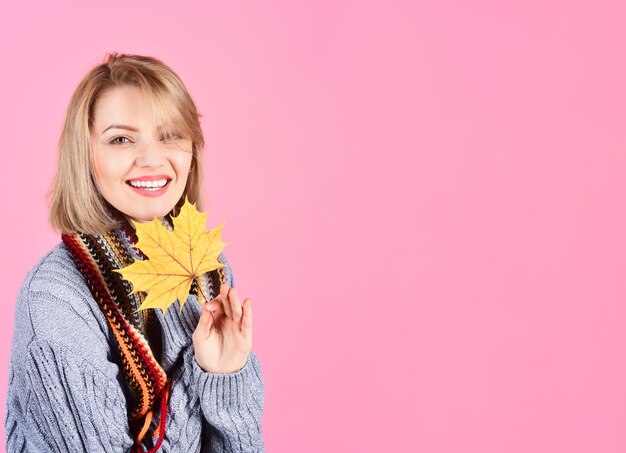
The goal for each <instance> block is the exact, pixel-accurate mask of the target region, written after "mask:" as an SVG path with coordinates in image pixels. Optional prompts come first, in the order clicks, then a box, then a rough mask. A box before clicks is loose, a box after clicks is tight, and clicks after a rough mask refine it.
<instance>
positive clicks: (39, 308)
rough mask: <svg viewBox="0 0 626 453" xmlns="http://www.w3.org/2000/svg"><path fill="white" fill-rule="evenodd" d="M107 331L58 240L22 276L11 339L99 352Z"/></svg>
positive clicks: (104, 347) (105, 347) (106, 345)
mask: <svg viewBox="0 0 626 453" xmlns="http://www.w3.org/2000/svg"><path fill="white" fill-rule="evenodd" d="M109 335H110V334H109V332H108V329H107V324H106V319H105V318H104V315H103V314H102V312H101V311H100V309H99V307H98V305H97V302H96V301H95V299H94V298H93V296H92V295H91V292H90V291H89V287H88V286H87V283H86V282H85V280H84V278H83V276H82V274H81V273H80V271H79V270H78V268H77V267H76V265H75V264H74V261H73V259H72V256H71V255H70V252H69V250H68V249H67V247H66V246H65V244H64V243H63V242H59V243H58V244H56V245H55V246H54V247H52V249H51V250H49V251H48V252H47V253H46V254H45V255H44V256H43V257H42V258H41V259H39V261H37V263H36V264H35V265H34V266H33V267H32V268H31V269H30V270H29V272H28V273H27V274H26V276H25V277H24V281H23V282H22V285H21V287H20V289H19V292H18V296H17V301H16V305H15V322H14V339H13V341H14V342H23V343H26V344H27V343H29V342H30V340H32V339H33V338H38V339H43V340H45V341H47V342H49V343H54V344H57V345H59V346H61V347H64V348H68V349H70V350H73V351H74V352H77V353H79V354H81V355H84V354H85V353H95V354H96V355H100V354H101V352H102V351H103V350H108V349H109V340H110V339H109ZM86 358H88V357H86Z"/></svg>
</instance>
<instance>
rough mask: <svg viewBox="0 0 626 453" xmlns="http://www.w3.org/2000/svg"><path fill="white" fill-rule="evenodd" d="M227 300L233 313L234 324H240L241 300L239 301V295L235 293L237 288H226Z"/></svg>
mask: <svg viewBox="0 0 626 453" xmlns="http://www.w3.org/2000/svg"><path fill="white" fill-rule="evenodd" d="M228 301H229V302H230V308H231V309H232V313H233V318H232V319H233V321H234V322H235V325H236V326H237V327H239V325H240V324H241V312H242V309H241V302H240V301H239V296H238V295H237V290H236V289H235V288H230V289H229V290H228Z"/></svg>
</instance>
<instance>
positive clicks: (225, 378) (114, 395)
mask: <svg viewBox="0 0 626 453" xmlns="http://www.w3.org/2000/svg"><path fill="white" fill-rule="evenodd" d="M220 257H221V259H222V262H223V263H224V264H226V267H225V271H226V276H227V279H228V282H229V285H230V286H234V280H233V276H232V271H231V269H230V266H229V264H228V261H227V260H226V258H225V257H224V255H223V254H221V255H220ZM189 297H190V299H192V300H187V302H186V303H185V304H184V306H183V310H182V311H181V310H180V306H179V305H178V303H177V304H175V305H174V306H172V307H170V309H169V310H167V311H166V312H165V314H163V313H162V312H161V310H155V312H156V313H157V314H158V317H159V321H160V322H161V326H162V342H163V352H162V360H161V365H162V367H163V368H164V370H165V371H166V372H167V374H168V375H169V376H170V377H172V390H171V395H170V401H169V405H168V416H167V425H166V430H165V432H166V437H165V439H164V441H163V443H162V444H161V448H160V449H159V451H162V452H186V453H187V452H190V453H194V452H199V451H200V452H264V451H265V447H264V443H263V438H262V434H261V431H262V430H261V417H262V415H263V402H264V386H263V378H262V374H261V367H260V363H259V360H258V357H257V355H256V354H255V352H254V351H252V352H250V355H249V356H248V361H247V362H246V364H245V366H244V367H243V368H242V369H241V370H239V371H237V372H235V373H231V374H219V373H208V372H205V371H204V370H202V369H201V368H200V367H199V365H198V363H197V362H196V360H195V357H194V349H193V343H192V340H191V336H192V334H193V332H194V330H195V328H196V325H197V323H198V319H199V317H200V313H201V307H200V304H198V302H197V300H196V298H195V296H194V295H190V296H189ZM114 353H115V337H114V336H113V333H112V332H111V331H110V329H109V327H108V324H107V322H106V319H105V318H104V315H103V314H102V312H101V311H100V308H99V307H98V304H97V302H96V300H95V299H94V298H93V296H92V295H91V293H90V291H89V288H88V287H87V284H86V282H85V280H84V279H83V277H82V275H81V274H80V272H79V271H78V269H77V268H76V267H75V265H74V262H73V260H72V257H71V255H70V254H69V250H68V249H67V248H66V247H65V245H64V244H63V243H62V242H61V243H59V244H58V245H56V246H55V247H54V248H53V249H52V250H51V251H50V252H49V253H48V254H47V255H45V256H44V257H43V258H42V259H41V260H40V261H39V262H38V263H37V264H36V265H35V266H34V267H33V268H32V269H31V270H30V272H29V273H28V274H27V275H26V278H25V279H24V282H23V284H22V286H21V288H20V290H19V294H18V298H17V304H16V307H15V324H14V331H13V344H12V349H11V359H10V363H9V379H8V383H9V385H8V392H7V401H6V417H5V436H6V448H7V452H9V453H13V452H83V451H85V452H128V451H130V448H131V446H132V444H133V439H132V437H131V435H130V434H129V425H128V418H127V406H126V401H127V400H126V398H127V393H126V392H127V390H126V389H125V384H124V376H123V373H122V370H121V369H120V368H119V366H118V365H117V363H116V362H115V356H114V355H113V354H114ZM157 418H158V417H155V420H153V423H152V428H154V427H155V426H156V424H157V422H158V420H156V419H157ZM151 432H152V431H151ZM149 437H150V436H146V439H145V440H144V446H145V447H146V448H149V447H151V446H153V443H154V442H155V441H156V440H157V437H154V438H152V439H151V438H149Z"/></svg>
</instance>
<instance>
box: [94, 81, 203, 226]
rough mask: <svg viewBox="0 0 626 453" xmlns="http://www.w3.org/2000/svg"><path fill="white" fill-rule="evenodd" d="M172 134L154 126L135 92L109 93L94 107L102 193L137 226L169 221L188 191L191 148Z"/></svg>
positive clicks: (147, 108)
mask: <svg viewBox="0 0 626 453" xmlns="http://www.w3.org/2000/svg"><path fill="white" fill-rule="evenodd" d="M170 129H172V131H171V132H170V131H167V132H164V130H166V128H165V127H163V126H160V125H156V124H154V115H152V114H151V112H150V104H149V103H148V102H147V101H146V99H145V95H144V93H143V91H142V90H141V89H140V88H137V87H134V86H125V87H118V88H115V89H112V90H110V91H109V92H107V93H106V94H104V95H102V96H100V98H99V99H98V101H97V102H96V105H95V107H94V122H93V128H92V132H91V134H92V135H91V143H92V152H91V156H92V157H91V158H92V165H93V168H94V173H95V177H96V181H95V182H96V185H97V187H98V191H99V193H101V194H102V196H103V197H104V198H105V199H106V200H107V201H108V202H109V203H111V204H112V205H113V206H115V208H117V209H118V210H119V211H120V212H123V213H124V214H125V215H128V216H129V217H130V218H132V219H133V220H135V221H138V222H145V221H150V220H152V219H153V218H154V217H163V216H165V215H166V214H168V213H169V212H170V210H171V209H172V208H171V207H172V206H174V205H175V204H176V202H177V201H178V200H180V199H181V196H182V194H183V192H184V191H185V187H186V185H187V179H188V176H189V173H190V171H191V163H192V161H193V157H194V154H193V143H192V140H191V139H190V138H185V137H180V136H179V135H178V134H181V133H179V132H177V131H176V130H175V129H173V128H171V127H170ZM100 131H102V132H100ZM181 135H182V134H181Z"/></svg>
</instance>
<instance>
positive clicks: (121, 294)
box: [61, 213, 226, 453]
mask: <svg viewBox="0 0 626 453" xmlns="http://www.w3.org/2000/svg"><path fill="white" fill-rule="evenodd" d="M112 214H114V217H115V218H116V220H118V227H117V228H115V229H114V230H113V231H111V232H109V233H106V234H101V235H87V234H83V233H75V234H62V235H61V238H62V240H63V242H64V243H65V245H66V246H67V248H68V249H69V251H70V253H71V255H72V258H73V260H74V262H75V264H76V266H77V268H78V269H79V271H80V272H81V274H82V275H83V277H84V278H85V280H86V282H87V284H88V286H89V289H90V291H91V294H92V295H93V297H94V299H95V300H96V301H97V303H98V306H99V307H100V309H101V310H102V313H103V314H104V316H105V318H106V320H107V323H108V325H109V327H110V328H111V330H112V332H113V334H114V336H115V339H116V346H117V350H118V352H119V355H120V358H121V364H120V365H121V368H122V369H123V372H124V377H125V382H126V384H127V386H128V388H129V390H130V394H131V395H132V401H130V402H129V405H128V408H129V409H128V411H129V414H128V419H129V426H130V429H131V434H132V436H133V437H134V439H135V443H134V445H133V448H132V452H133V453H135V452H143V451H144V450H143V448H142V447H141V442H142V440H143V439H144V438H145V436H146V434H147V432H148V429H149V427H150V423H151V421H152V418H153V415H154V413H155V412H157V407H158V414H159V423H158V425H157V426H156V428H155V429H154V432H153V434H152V437H154V436H157V435H158V440H157V442H156V443H155V445H154V447H153V448H152V449H150V450H149V452H156V451H157V450H158V449H159V447H160V446H161V443H162V442H163V438H164V436H165V423H166V418H167V404H168V400H169V395H170V390H171V378H170V377H168V376H167V374H166V372H165V371H164V369H163V368H162V367H161V365H160V363H159V362H160V358H161V351H162V344H161V325H160V322H159V320H158V318H157V316H156V313H155V311H154V310H150V309H146V310H141V311H138V312H136V313H135V310H137V309H138V308H139V306H140V305H141V303H142V302H143V300H144V299H145V297H146V293H144V292H138V293H135V294H129V293H130V292H131V291H132V285H131V284H130V283H129V282H127V281H126V280H124V279H123V278H122V276H121V274H119V273H118V272H113V269H120V268H123V267H126V266H129V265H130V264H132V263H133V262H134V261H135V260H137V259H140V260H143V259H146V258H148V257H146V256H145V255H144V254H143V253H141V251H140V250H139V249H137V248H136V247H135V244H136V243H137V236H136V234H135V231H134V228H133V227H132V225H131V224H130V223H129V222H128V221H126V220H125V219H124V218H123V217H122V216H121V215H119V214H115V213H112ZM160 221H161V222H162V223H163V225H164V226H165V227H166V228H168V229H169V230H170V231H171V230H172V228H173V227H172V225H173V223H172V219H171V217H170V216H169V215H167V216H165V217H163V218H161V219H160ZM225 281H226V278H225V275H224V270H223V268H219V269H216V270H214V271H210V272H207V273H206V274H204V275H201V276H199V277H198V278H196V279H195V281H194V282H193V284H192V287H191V290H190V292H191V293H192V294H195V295H196V297H197V298H198V301H200V302H204V298H203V297H202V294H211V293H212V291H211V288H216V287H217V288H219V285H220V283H222V282H225ZM198 287H200V289H202V291H198Z"/></svg>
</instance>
